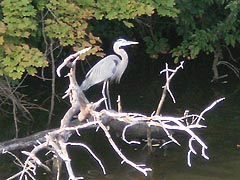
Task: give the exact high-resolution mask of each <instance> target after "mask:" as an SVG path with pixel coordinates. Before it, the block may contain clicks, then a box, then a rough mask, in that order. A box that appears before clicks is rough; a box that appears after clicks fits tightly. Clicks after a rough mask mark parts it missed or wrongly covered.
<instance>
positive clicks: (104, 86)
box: [102, 81, 109, 110]
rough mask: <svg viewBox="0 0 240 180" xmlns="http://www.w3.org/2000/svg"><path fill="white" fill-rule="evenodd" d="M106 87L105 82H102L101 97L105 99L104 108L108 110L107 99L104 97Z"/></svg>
mask: <svg viewBox="0 0 240 180" xmlns="http://www.w3.org/2000/svg"><path fill="white" fill-rule="evenodd" d="M106 85H107V81H104V83H103V88H102V95H103V97H104V98H105V99H104V103H105V107H106V109H107V110H109V108H108V104H107V97H106V94H105V90H106Z"/></svg>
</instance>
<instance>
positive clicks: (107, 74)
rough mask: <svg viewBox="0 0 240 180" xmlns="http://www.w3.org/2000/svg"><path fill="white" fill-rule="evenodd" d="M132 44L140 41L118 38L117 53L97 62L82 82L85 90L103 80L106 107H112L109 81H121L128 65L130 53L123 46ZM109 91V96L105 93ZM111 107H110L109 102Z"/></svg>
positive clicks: (115, 44) (115, 45) (116, 43)
mask: <svg viewBox="0 0 240 180" xmlns="http://www.w3.org/2000/svg"><path fill="white" fill-rule="evenodd" d="M132 44H138V42H134V41H127V40H125V39H118V40H117V41H116V42H115V43H114V44H113V50H114V52H115V53H116V54H112V55H109V56H107V57H105V58H103V59H101V60H100V61H99V62H98V63H97V64H95V65H94V66H93V67H92V68H91V69H90V70H89V71H88V73H87V74H86V78H85V80H84V81H83V82H82V84H81V89H82V90H83V91H85V90H87V89H89V88H90V87H92V86H93V85H95V84H98V83H101V82H103V89H102V95H103V97H104V98H105V101H104V102H105V106H106V109H109V108H110V109H111V102H110V96H109V81H115V82H116V83H119V82H120V79H121V77H122V75H123V73H124V71H125V69H126V67H127V65H128V55H127V53H126V51H125V50H124V49H122V47H124V46H129V45H132ZM105 91H106V92H107V97H106V95H105ZM107 99H108V103H109V107H108V103H107Z"/></svg>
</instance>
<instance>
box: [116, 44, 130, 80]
mask: <svg viewBox="0 0 240 180" xmlns="http://www.w3.org/2000/svg"><path fill="white" fill-rule="evenodd" d="M113 50H114V52H115V53H116V54H117V55H119V56H120V57H121V62H120V63H119V64H118V67H117V70H116V73H115V78H116V82H117V83H119V82H120V79H121V77H122V75H123V73H124V71H125V70H126V68H127V65H128V55H127V53H126V51H125V50H124V49H119V47H114V48H113Z"/></svg>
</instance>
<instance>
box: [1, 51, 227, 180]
mask: <svg viewBox="0 0 240 180" xmlns="http://www.w3.org/2000/svg"><path fill="white" fill-rule="evenodd" d="M89 49H90V48H86V49H83V50H82V51H79V52H78V53H75V54H73V55H71V56H69V57H67V58H66V59H65V60H64V62H63V63H62V64H61V65H60V66H59V68H58V69H57V74H58V76H60V75H61V74H60V71H61V69H62V68H63V67H65V66H68V67H69V68H70V72H69V74H68V78H69V81H70V83H69V88H68V90H67V91H66V95H65V96H64V98H65V97H67V96H68V97H69V100H70V102H71V107H70V108H69V110H68V111H67V112H66V113H65V115H64V117H63V118H62V120H61V126H60V128H58V129H55V130H49V131H46V132H44V133H42V134H41V135H40V136H39V137H38V138H39V139H41V141H37V144H35V146H34V147H33V149H32V150H31V151H30V152H26V151H22V153H23V154H25V155H26V156H27V158H26V160H25V162H24V163H19V164H20V167H21V168H22V170H21V171H20V172H17V173H16V174H15V175H13V176H11V177H9V178H8V180H11V179H14V178H16V177H18V179H19V180H22V179H24V180H27V179H32V180H35V174H36V169H37V167H38V166H40V167H42V168H44V169H45V170H46V171H49V170H50V168H49V167H48V166H47V165H45V164H44V163H42V162H41V160H40V159H39V158H38V157H37V152H39V151H42V150H46V149H47V150H48V151H49V152H50V153H52V154H53V155H54V156H56V157H57V158H58V159H60V160H62V161H63V162H64V164H65V167H66V169H67V173H68V176H69V178H68V179H69V180H77V179H82V178H83V177H77V176H76V175H75V173H74V171H73V168H72V165H71V161H72V160H71V159H70V156H69V154H68V150H67V146H69V145H70V146H79V147H83V148H85V149H86V150H87V151H88V152H89V153H90V155H91V156H93V158H94V159H95V160H96V161H97V163H98V164H99V165H100V168H101V169H102V171H103V173H104V174H106V170H105V167H104V166H103V164H102V162H101V160H100V159H99V158H98V157H97V155H95V154H94V153H93V151H92V150H91V149H90V148H89V147H88V146H87V145H85V144H83V143H80V142H70V141H69V137H70V136H71V135H72V134H73V133H77V134H79V132H80V131H81V130H83V129H86V128H98V129H101V130H102V131H103V132H104V134H105V136H106V139H107V140H108V142H109V144H110V145H111V147H112V149H113V151H115V152H116V154H117V155H118V156H119V157H120V158H121V159H122V163H126V164H128V165H129V166H131V167H133V168H135V169H136V170H137V171H139V172H141V173H143V174H144V175H145V176H147V175H148V172H149V171H151V168H148V167H146V165H145V164H136V163H134V162H133V161H131V160H130V159H129V158H128V157H127V156H126V155H124V153H123V152H122V151H121V150H120V148H119V147H118V146H117V144H116V143H115V142H114V140H113V139H112V137H111V133H110V131H109V127H110V130H112V131H114V132H116V131H118V132H121V134H122V139H123V140H124V141H125V142H126V143H127V144H133V143H134V144H140V141H137V140H136V138H135V137H138V138H139V139H141V138H149V137H151V138H152V137H156V138H162V137H163V136H165V137H164V138H168V141H167V142H166V143H164V144H163V145H162V146H164V145H166V144H168V143H171V142H173V143H175V144H177V145H179V146H180V143H179V142H178V140H177V139H176V138H175V137H174V134H173V132H174V131H178V132H181V133H183V134H187V135H188V137H189V139H188V142H189V144H188V148H189V151H188V155H187V162H188V165H189V166H191V154H192V153H193V154H197V151H196V148H195V146H196V144H198V145H199V146H200V147H201V149H202V151H201V156H202V157H203V158H205V159H208V156H207V155H206V152H205V150H206V149H207V148H208V147H207V145H206V144H205V143H204V141H203V140H202V139H201V138H200V137H199V136H198V135H197V134H196V133H195V130H196V129H201V128H206V126H205V125H202V124H201V123H202V121H203V120H204V117H203V115H204V114H205V113H206V112H207V111H209V110H211V109H212V108H213V107H214V106H215V105H216V104H217V103H219V102H221V101H222V100H224V98H221V99H218V100H216V101H214V102H213V103H212V104H211V105H210V106H208V107H207V108H206V109H204V110H203V111H202V112H201V113H200V114H199V115H198V114H189V113H184V114H183V116H180V117H172V116H162V115H161V116H160V115H159V114H160V110H161V107H162V104H163V101H164V99H165V96H166V93H167V92H168V93H169V94H170V95H171V97H172V99H173V101H174V102H175V99H174V96H173V94H172V93H171V90H170V86H169V84H170V81H171V79H172V78H173V76H174V75H175V73H176V72H177V70H178V69H180V68H183V63H181V64H180V66H178V67H177V68H176V69H175V70H172V69H169V68H168V66H167V65H166V69H165V70H163V71H161V73H163V72H165V73H166V84H165V86H164V92H163V94H162V98H161V100H160V102H159V107H158V108H157V112H156V113H155V114H154V113H153V114H152V115H150V116H146V115H142V114H140V113H126V112H121V107H120V104H119V107H120V108H119V112H116V111H113V110H105V109H103V110H101V111H96V108H97V107H98V106H99V105H100V104H101V102H102V101H103V100H104V99H103V98H102V99H100V100H99V101H98V102H95V103H89V101H88V100H87V98H86V97H85V95H84V93H83V92H82V90H81V89H80V87H79V85H78V83H77V80H76V76H75V74H76V72H75V71H76V61H77V60H78V57H79V55H80V54H82V53H85V52H86V51H88V50H89ZM169 73H171V74H169ZM119 103H120V101H119ZM76 115H78V120H77V122H78V123H75V122H76V121H72V120H73V119H74V116H76ZM72 123H73V124H72ZM43 135H44V137H42V136H43ZM194 141H195V142H197V143H194V144H193V142H194ZM32 142H33V141H32ZM0 149H1V144H0ZM4 152H7V151H6V150H2V153H4ZM13 156H14V155H13ZM14 158H15V159H16V157H15V156H14Z"/></svg>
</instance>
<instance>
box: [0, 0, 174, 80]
mask: <svg viewBox="0 0 240 180" xmlns="http://www.w3.org/2000/svg"><path fill="white" fill-rule="evenodd" d="M0 5H1V6H0V14H1V13H2V14H3V17H2V19H0V45H1V47H0V63H1V65H0V75H6V76H9V77H11V78H13V79H20V78H21V77H22V75H23V74H24V73H28V74H30V75H34V74H35V73H36V72H37V68H38V67H44V66H46V65H47V63H46V62H47V61H46V59H47V57H45V55H44V54H43V53H41V52H43V51H45V52H46V49H48V47H47V45H49V43H50V40H54V43H55V44H56V46H58V47H69V46H70V47H72V48H73V49H74V50H79V49H81V48H83V47H85V46H94V48H92V50H91V51H90V53H91V54H95V55H97V56H102V55H103V53H102V52H101V48H100V46H99V42H101V40H100V38H98V37H96V36H94V35H93V33H92V31H93V30H94V29H95V28H96V29H98V30H99V31H98V32H100V34H99V36H104V35H103V34H101V32H103V31H101V29H100V28H103V29H105V27H103V26H98V27H95V26H92V25H89V21H90V20H91V21H92V22H93V21H95V22H97V21H103V20H108V22H110V20H111V21H112V20H115V21H116V20H117V21H118V22H120V24H118V26H116V29H115V30H114V31H115V32H116V34H121V33H122V31H121V30H123V29H124V28H119V27H120V26H122V25H123V26H125V27H126V28H133V27H135V24H136V22H135V20H134V19H135V18H137V17H141V16H151V15H152V14H154V13H157V14H158V15H160V16H171V17H175V16H176V15H177V12H178V11H177V9H176V8H174V5H175V2H174V0H160V1H155V0H140V1H138V0H130V1H129V0H110V1H109V0H99V1H94V0H81V1H78V0H73V1H66V0H21V1H17V0H3V1H2V2H1V4H0ZM0 18H1V17H0ZM105 22H106V21H105ZM110 27H112V26H111V22H110ZM124 31H125V30H124ZM96 32H97V31H96ZM104 33H105V32H104ZM106 34H108V35H109V32H106ZM112 35H114V33H113V34H112ZM162 40H164V41H165V40H166V39H162ZM40 44H45V47H44V46H42V45H40ZM150 44H151V43H150ZM161 45H162V43H158V44H157V45H155V49H158V47H161ZM81 58H82V59H83V58H84V57H81Z"/></svg>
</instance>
